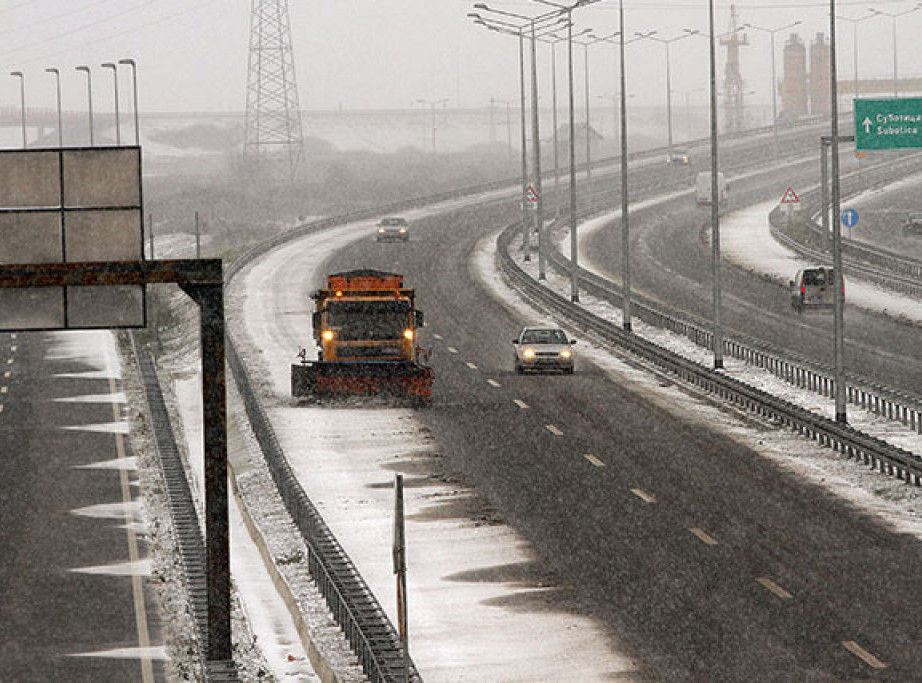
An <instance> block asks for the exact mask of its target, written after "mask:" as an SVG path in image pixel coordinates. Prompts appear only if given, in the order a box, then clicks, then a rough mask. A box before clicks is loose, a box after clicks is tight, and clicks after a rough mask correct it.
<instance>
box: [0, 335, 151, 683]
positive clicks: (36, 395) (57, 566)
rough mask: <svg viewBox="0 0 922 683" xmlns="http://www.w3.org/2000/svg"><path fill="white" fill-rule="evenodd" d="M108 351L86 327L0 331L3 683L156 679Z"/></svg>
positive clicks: (131, 484)
mask: <svg viewBox="0 0 922 683" xmlns="http://www.w3.org/2000/svg"><path fill="white" fill-rule="evenodd" d="M89 334H90V335H95V337H96V338H98V337H110V335H107V334H106V335H103V334H100V333H89ZM109 351H110V353H109V354H108V356H106V355H104V354H103V353H102V350H101V349H100V348H99V347H98V345H97V342H96V341H94V339H93V338H92V337H87V336H86V333H68V334H60V333H41V332H36V333H20V334H9V333H6V334H3V335H0V367H2V370H0V373H2V379H0V405H2V412H0V452H2V454H3V457H2V458H0V508H2V509H3V524H0V595H2V600H0V661H2V663H3V668H2V672H0V679H2V680H5V681H17V682H27V681H36V682H39V681H43V682H44V681H145V683H147V682H150V681H158V680H165V675H164V659H165V653H164V651H163V649H162V642H161V641H160V623H159V618H158V616H157V614H158V612H157V609H156V607H155V604H154V603H152V601H151V600H152V596H151V594H150V593H149V591H148V589H147V588H146V587H145V584H144V577H146V575H147V574H148V573H149V571H150V566H149V564H148V563H147V558H146V555H147V553H146V550H145V548H144V543H143V518H142V516H141V503H140V501H139V499H138V490H137V474H136V471H135V462H134V459H131V458H130V456H131V454H130V453H129V452H127V451H126V450H125V448H126V446H125V437H124V434H125V433H127V424H126V423H125V422H124V421H123V415H122V414H123V410H124V404H125V397H124V395H123V394H122V393H121V392H120V388H119V386H118V381H119V378H118V374H117V373H118V364H117V359H116V358H115V356H114V347H112V348H111V349H110V350H109ZM113 360H114V361H115V363H114V364H113Z"/></svg>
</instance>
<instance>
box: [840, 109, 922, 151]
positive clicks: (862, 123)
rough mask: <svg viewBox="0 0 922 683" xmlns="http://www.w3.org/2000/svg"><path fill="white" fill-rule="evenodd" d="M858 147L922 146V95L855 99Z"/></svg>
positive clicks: (856, 145) (891, 147)
mask: <svg viewBox="0 0 922 683" xmlns="http://www.w3.org/2000/svg"><path fill="white" fill-rule="evenodd" d="M855 149H857V150H864V149H922V97H899V98H897V97H890V98H885V99H855Z"/></svg>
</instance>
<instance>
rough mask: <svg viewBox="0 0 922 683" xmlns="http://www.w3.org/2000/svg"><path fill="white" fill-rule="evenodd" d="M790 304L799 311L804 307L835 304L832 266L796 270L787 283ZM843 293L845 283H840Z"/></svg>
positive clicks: (824, 306) (819, 307) (823, 306)
mask: <svg viewBox="0 0 922 683" xmlns="http://www.w3.org/2000/svg"><path fill="white" fill-rule="evenodd" d="M789 287H790V292H791V306H792V307H793V308H794V310H795V311H797V312H798V313H800V312H801V311H803V310H804V309H806V308H817V309H829V308H832V307H833V305H834V304H835V278H834V272H833V270H832V268H828V267H826V266H816V267H814V268H804V269H803V270H799V271H797V274H796V275H795V276H794V279H793V280H791V281H790V283H789ZM842 294H843V295H844V294H845V283H844V281H843V283H842Z"/></svg>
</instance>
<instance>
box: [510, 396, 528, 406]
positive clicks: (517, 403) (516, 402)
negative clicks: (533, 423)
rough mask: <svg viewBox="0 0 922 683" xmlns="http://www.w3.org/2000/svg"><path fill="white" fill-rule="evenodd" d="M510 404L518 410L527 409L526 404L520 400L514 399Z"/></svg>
mask: <svg viewBox="0 0 922 683" xmlns="http://www.w3.org/2000/svg"><path fill="white" fill-rule="evenodd" d="M512 402H513V403H515V404H516V405H517V406H518V407H519V408H527V407H528V404H527V403H525V401H523V400H522V399H520V398H514V399H512Z"/></svg>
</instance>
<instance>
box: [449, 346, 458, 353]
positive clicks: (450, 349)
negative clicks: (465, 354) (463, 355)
mask: <svg viewBox="0 0 922 683" xmlns="http://www.w3.org/2000/svg"><path fill="white" fill-rule="evenodd" d="M448 353H458V349H456V348H455V347H454V346H449V347H448Z"/></svg>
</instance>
